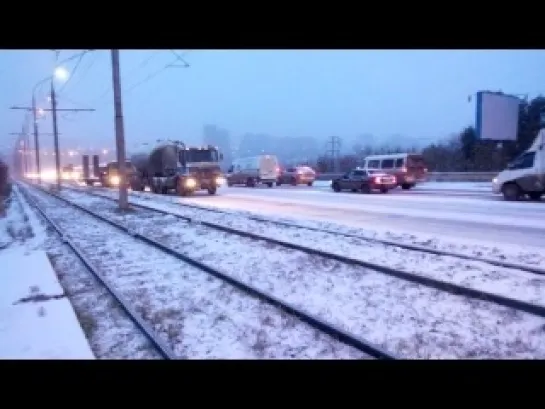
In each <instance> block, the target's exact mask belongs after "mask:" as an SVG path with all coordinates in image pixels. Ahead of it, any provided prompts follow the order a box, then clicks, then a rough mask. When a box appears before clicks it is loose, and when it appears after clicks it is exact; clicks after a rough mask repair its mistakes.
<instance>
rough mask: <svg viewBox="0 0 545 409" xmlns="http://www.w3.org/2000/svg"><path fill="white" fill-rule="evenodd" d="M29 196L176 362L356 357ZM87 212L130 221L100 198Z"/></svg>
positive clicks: (172, 261) (200, 275) (55, 204)
mask: <svg viewBox="0 0 545 409" xmlns="http://www.w3.org/2000/svg"><path fill="white" fill-rule="evenodd" d="M34 194H36V197H37V198H38V200H39V202H40V204H41V205H42V206H44V207H45V208H46V211H47V212H48V214H50V215H51V217H52V218H54V219H55V221H56V222H57V223H58V224H59V226H60V227H61V228H62V229H63V230H64V231H66V235H67V236H69V237H70V239H71V240H73V241H74V242H75V243H76V244H77V245H78V246H80V247H81V249H82V251H83V252H84V253H85V254H86V256H87V257H89V258H90V260H92V262H93V263H95V264H96V265H97V267H98V268H99V269H100V270H101V272H102V273H103V275H104V277H105V278H106V279H107V280H109V281H110V282H111V283H112V284H113V286H114V287H115V288H116V289H117V290H118V291H119V292H120V293H121V294H122V295H123V296H124V298H125V299H126V300H128V302H129V303H130V304H131V305H133V307H134V308H135V309H136V310H137V311H138V312H139V313H140V314H141V315H142V316H143V318H144V319H145V320H146V321H148V322H149V323H150V324H151V325H152V326H153V328H154V330H155V331H157V332H158V333H159V334H160V336H161V337H162V338H163V339H164V340H165V341H166V342H167V343H168V344H169V345H170V346H171V348H172V349H173V350H174V352H175V353H176V354H177V355H178V356H180V357H186V358H362V357H363V354H362V353H360V352H358V351H356V350H354V349H353V348H350V347H347V346H346V345H344V344H341V343H339V342H338V341H336V340H333V339H331V338H330V337H328V336H325V335H323V334H320V333H318V332H317V331H316V330H314V329H313V328H311V327H309V326H307V325H305V324H303V323H301V322H300V321H299V320H297V319H294V318H293V317H290V316H288V315H286V314H284V313H283V312H281V311H279V310H277V309H276V308H274V307H272V306H270V305H268V304H265V303H263V302H260V301H257V300H256V299H254V298H252V297H250V296H248V295H246V294H244V293H242V292H240V291H238V290H236V289H235V288H233V287H231V286H229V285H228V284H226V283H224V282H222V281H220V280H219V279H216V278H214V277H212V276H210V275H208V274H207V273H205V272H202V271H200V270H198V269H196V268H194V267H191V266H189V265H187V264H185V263H183V262H181V261H179V260H178V259H176V258H174V257H172V256H169V255H167V254H165V253H164V252H161V251H159V250H156V249H154V248H151V247H150V246H148V245H145V244H142V243H141V242H139V241H137V240H135V239H133V238H131V237H130V236H128V235H126V234H125V233H123V232H120V231H119V230H116V229H114V228H112V227H109V226H107V225H104V224H101V223H100V222H98V221H97V220H96V219H94V218H92V217H90V216H88V215H86V214H85V213H82V212H80V211H77V210H75V209H74V208H72V207H69V206H66V205H62V202H60V201H58V200H56V199H53V198H51V197H49V196H47V195H46V194H44V193H38V192H34ZM93 207H94V210H99V211H101V212H104V213H106V214H108V215H109V216H110V217H112V218H116V219H119V220H122V221H127V220H133V219H134V218H135V217H136V216H138V215H136V216H135V215H132V214H126V215H125V214H119V213H116V212H115V211H114V207H115V204H114V203H112V202H106V201H104V200H102V202H101V203H97V206H93ZM151 216H153V215H151ZM144 217H145V216H144ZM143 222H144V223H143V227H144V229H145V230H149V229H153V228H154V227H156V226H155V223H154V220H151V219H149V220H144V221H143ZM131 228H133V229H134V230H140V226H138V225H137V224H136V225H134V226H133V224H132V223H131ZM157 238H158V239H160V238H161V237H160V234H159V237H157ZM180 244H181V243H179V245H180ZM213 261H214V260H213ZM212 264H214V263H212Z"/></svg>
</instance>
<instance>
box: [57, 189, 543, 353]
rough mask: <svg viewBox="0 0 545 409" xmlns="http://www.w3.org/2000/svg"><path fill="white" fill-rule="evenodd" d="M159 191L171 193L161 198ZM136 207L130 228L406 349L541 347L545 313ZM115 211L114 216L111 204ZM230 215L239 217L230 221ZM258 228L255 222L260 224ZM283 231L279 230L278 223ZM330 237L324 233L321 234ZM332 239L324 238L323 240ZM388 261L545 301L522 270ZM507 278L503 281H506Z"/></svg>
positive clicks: (96, 205)
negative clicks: (428, 285) (471, 298)
mask: <svg viewBox="0 0 545 409" xmlns="http://www.w3.org/2000/svg"><path fill="white" fill-rule="evenodd" d="M63 195H65V196H66V197H69V198H70V200H75V201H77V202H79V203H81V204H84V205H85V206H88V207H91V208H93V209H94V210H95V211H100V212H101V213H102V212H103V211H106V209H107V208H111V206H112V202H109V203H105V202H104V200H102V199H99V198H96V197H90V196H87V195H85V194H82V193H74V192H68V191H65V192H64V193H63ZM148 197H150V198H151V197H153V196H152V195H148ZM155 197H156V198H160V197H162V198H163V199H168V198H167V197H164V196H155ZM171 206H172V205H171ZM173 207H174V206H173ZM137 212H138V213H140V215H138V214H136V213H135V214H133V215H130V216H126V217H124V220H118V221H122V222H123V223H126V224H127V226H129V227H130V228H133V229H139V230H142V231H145V232H146V234H147V235H151V237H156V239H158V240H159V239H160V240H162V241H163V242H166V243H168V244H169V245H170V246H173V248H176V249H177V250H178V251H182V252H186V253H188V255H190V256H192V257H196V258H197V259H200V260H206V261H207V262H211V263H213V264H215V265H222V266H226V267H228V271H229V274H234V275H235V276H236V277H237V278H239V279H241V280H243V281H247V282H249V283H251V284H252V285H255V286H257V287H258V288H263V289H265V290H267V291H272V292H273V293H274V294H275V295H276V296H278V297H280V298H282V299H286V300H287V301H289V302H292V303H294V304H296V305H300V306H302V307H303V308H304V309H305V310H309V311H310V312H313V313H314V314H316V315H319V316H321V317H322V318H323V319H326V320H328V321H332V322H333V323H335V324H337V325H339V326H341V327H343V328H346V329H347V330H348V331H350V332H353V333H355V334H361V336H363V337H364V338H366V339H369V340H370V341H372V342H374V343H375V344H378V345H381V346H383V347H384V348H385V349H387V350H389V351H392V352H394V353H396V354H398V355H400V356H404V357H420V358H423V357H477V356H478V357H485V356H487V357H508V356H510V357H514V356H519V357H523V356H526V357H530V356H532V357H535V356H538V355H541V352H540V351H541V348H540V347H539V346H538V344H539V342H538V341H537V338H534V335H536V334H537V332H536V331H538V330H537V329H536V328H540V326H541V325H542V323H543V320H542V319H540V318H535V317H531V316H528V315H526V314H521V313H515V312H514V311H510V310H509V309H505V308H502V307H499V306H495V305H491V304H489V303H486V302H477V301H468V300H467V299H465V298H464V297H460V296H454V295H449V294H445V293H441V292H439V293H438V292H437V291H435V290H431V289H429V288H426V287H422V286H420V285H415V284H411V283H408V282H405V281H404V280H399V279H394V278H392V277H388V276H384V275H382V274H380V273H376V272H373V271H371V270H367V269H364V268H357V267H349V266H347V265H345V264H343V263H338V262H334V261H332V260H325V259H322V260H320V257H312V256H309V255H308V254H303V253H301V252H298V251H289V250H286V249H282V248H278V246H272V245H267V244H266V243H259V242H256V241H252V240H248V239H244V238H240V237H236V236H233V235H232V234H222V233H218V232H217V231H213V230H211V229H209V228H206V227H204V226H200V225H192V224H187V223H185V222H182V221H179V220H176V219H175V218H172V217H171V216H164V215H158V214H155V216H154V215H153V212H150V211H143V210H140V209H139V210H138V211H137ZM108 214H110V216H111V217H116V216H115V214H114V213H112V212H111V211H109V212H108ZM116 218H117V217H116ZM223 218H224V219H225V218H226V217H225V216H223ZM224 222H225V223H233V221H229V220H224ZM254 228H255V229H257V226H256V227H254ZM260 230H268V231H264V232H263V233H264V234H267V233H269V234H270V233H271V231H270V226H266V227H262V228H261V229H260ZM295 233H296V232H295ZM277 234H279V235H281V234H282V233H281V232H280V231H279V232H278V233H277ZM288 234H289V235H290V238H289V239H290V241H291V240H292V239H294V238H295V237H296V236H297V234H294V232H292V233H291V234H290V233H289V232H288V231H287V230H285V232H284V235H288ZM315 236H316V237H310V238H309V240H310V241H311V242H313V243H319V242H320V240H319V239H318V235H316V234H315ZM286 239H288V237H286ZM325 239H326V238H325V237H322V241H324V240H325ZM328 243H330V242H328V241H327V240H326V241H324V245H328ZM329 245H331V244H329ZM342 246H343V248H344V249H345V250H348V251H350V250H351V249H350V247H353V250H354V251H356V247H358V246H359V249H360V251H362V250H364V249H365V248H364V247H362V246H361V243H342ZM398 256H399V258H398ZM390 259H391V262H392V263H394V264H396V263H397V264H396V267H397V268H401V267H404V268H408V269H410V270H420V271H422V270H423V271H422V272H423V273H425V274H430V275H432V276H434V275H441V276H443V277H444V278H445V279H446V278H448V279H449V280H452V281H453V282H459V281H460V280H462V281H465V282H466V284H468V285H471V284H470V282H475V284H476V285H478V286H490V285H491V284H492V285H495V288H496V289H497V290H498V291H500V292H504V290H505V291H507V293H509V288H519V289H520V290H522V291H524V288H527V290H528V293H527V295H524V296H523V295H522V293H520V296H521V297H524V298H526V297H527V296H529V297H531V299H532V300H535V301H538V302H539V301H541V300H543V295H541V289H540V288H541V287H542V284H543V283H542V280H539V279H536V278H535V277H530V276H525V275H522V276H518V277H517V274H516V272H513V271H510V272H506V273H504V272H501V271H500V270H498V269H492V270H490V271H489V272H485V271H479V268H482V266H481V267H479V268H477V266H476V265H475V266H470V265H469V264H467V263H464V262H462V263H461V262H460V261H459V260H449V259H448V258H446V257H435V256H429V255H425V254H420V255H419V256H418V257H410V256H408V254H406V253H400V254H396V252H393V253H390ZM398 264H399V265H398ZM256 272H258V273H256ZM505 280H506V281H505ZM512 280H515V281H518V284H516V283H514V282H512V283H511V284H508V281H512ZM521 280H522V281H521ZM528 280H529V281H528ZM502 282H503V284H502ZM524 282H526V283H524ZM494 283H495V284H494ZM504 285H505V286H506V287H505V288H503V289H501V287H503V286H504ZM536 336H537V335H536ZM523 339H524V341H523ZM490 342H491V343H490ZM521 342H523V343H524V344H525V346H524V347H522V349H520V348H519V347H514V346H515V345H518V344H520V343H521Z"/></svg>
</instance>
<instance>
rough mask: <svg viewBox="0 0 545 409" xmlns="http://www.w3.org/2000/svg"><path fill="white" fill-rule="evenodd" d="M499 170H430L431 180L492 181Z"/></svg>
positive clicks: (323, 175)
mask: <svg viewBox="0 0 545 409" xmlns="http://www.w3.org/2000/svg"><path fill="white" fill-rule="evenodd" d="M497 174H498V172H429V173H428V180H429V181H430V182H491V181H492V179H493V178H494V176H496V175H497ZM342 175H343V173H319V174H318V176H317V177H316V180H332V179H334V178H337V177H340V176H342Z"/></svg>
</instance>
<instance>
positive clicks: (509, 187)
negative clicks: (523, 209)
mask: <svg viewBox="0 0 545 409" xmlns="http://www.w3.org/2000/svg"><path fill="white" fill-rule="evenodd" d="M501 192H502V193H503V198H504V199H505V200H508V201H515V200H519V199H520V197H521V196H522V193H521V191H520V188H519V187H518V186H517V185H516V184H514V183H507V184H505V185H503V187H502V188H501Z"/></svg>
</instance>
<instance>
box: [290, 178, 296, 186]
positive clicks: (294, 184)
mask: <svg viewBox="0 0 545 409" xmlns="http://www.w3.org/2000/svg"><path fill="white" fill-rule="evenodd" d="M290 182H291V185H292V186H297V179H295V178H291V180H290Z"/></svg>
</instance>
